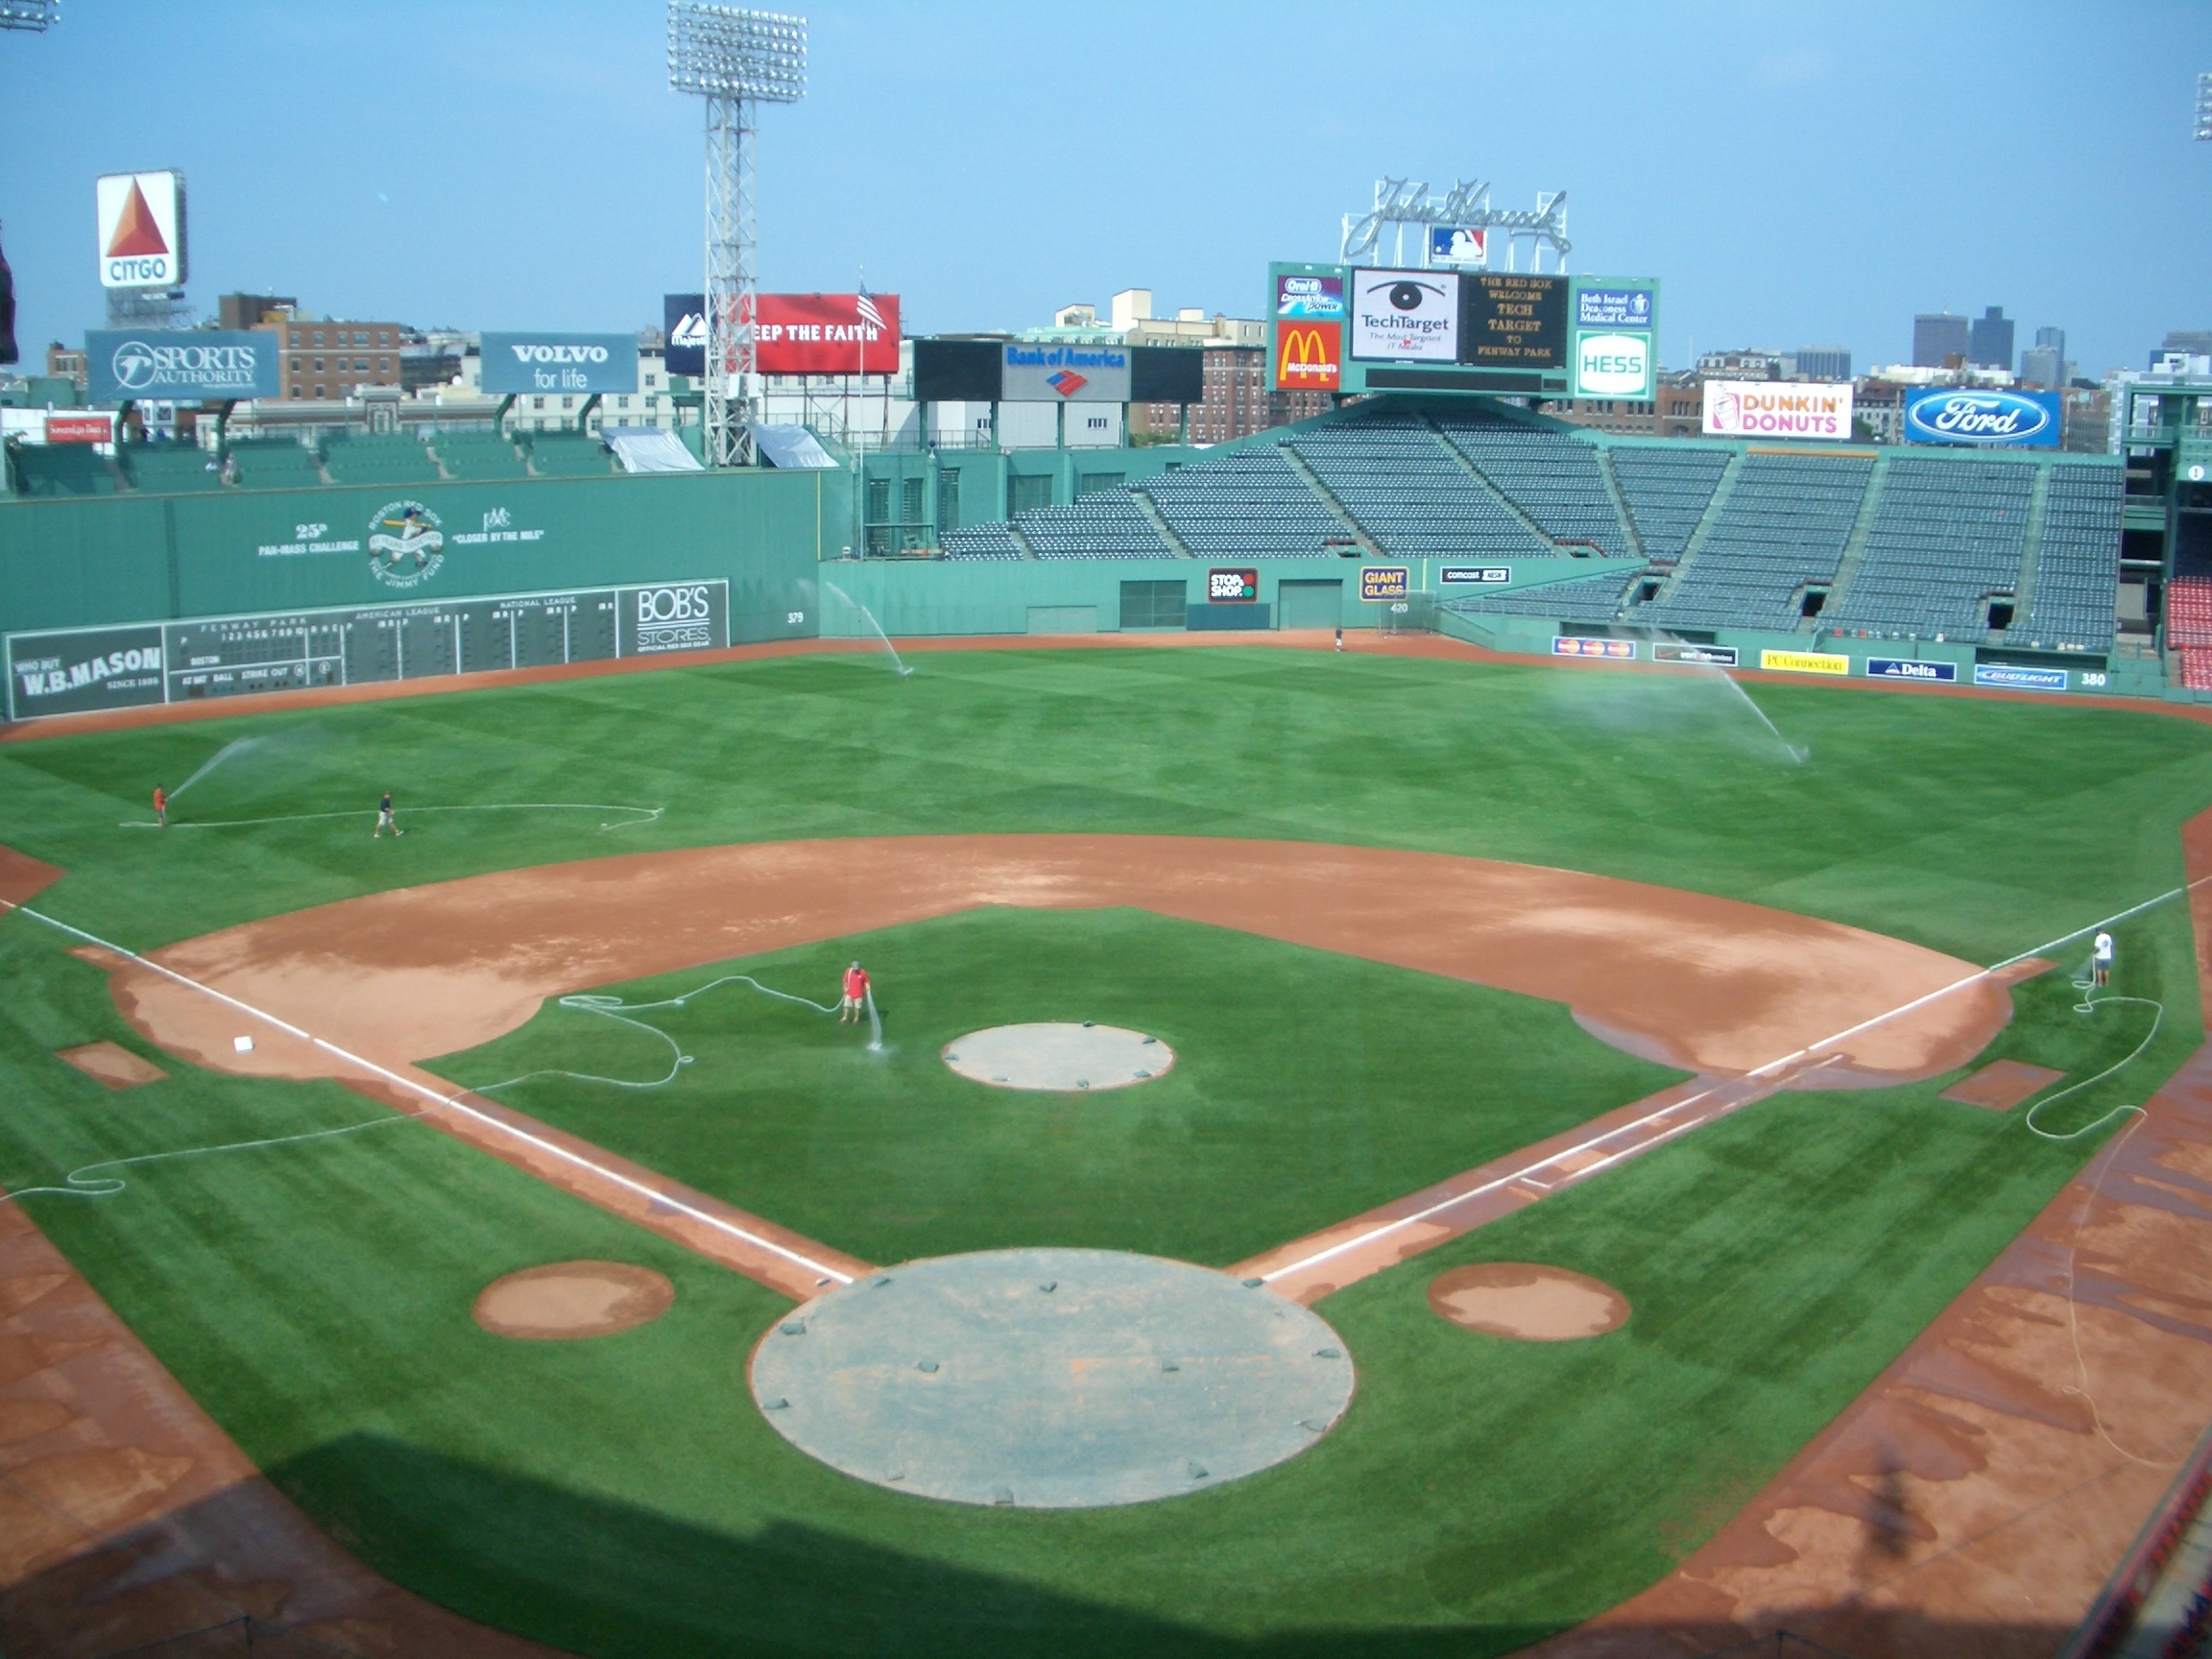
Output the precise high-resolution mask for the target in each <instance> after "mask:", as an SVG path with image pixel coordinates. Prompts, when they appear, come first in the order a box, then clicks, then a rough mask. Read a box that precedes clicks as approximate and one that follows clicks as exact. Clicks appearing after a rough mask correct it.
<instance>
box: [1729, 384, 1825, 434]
mask: <svg viewBox="0 0 2212 1659" xmlns="http://www.w3.org/2000/svg"><path fill="white" fill-rule="evenodd" d="M1705 436H1706V437H1708V438H1833V439H1845V438H1849V437H1850V436H1851V383H1850V382H1849V381H1847V380H1846V381H1840V382H1827V381H1803V382H1800V381H1791V380H1708V381H1706V382H1705Z"/></svg>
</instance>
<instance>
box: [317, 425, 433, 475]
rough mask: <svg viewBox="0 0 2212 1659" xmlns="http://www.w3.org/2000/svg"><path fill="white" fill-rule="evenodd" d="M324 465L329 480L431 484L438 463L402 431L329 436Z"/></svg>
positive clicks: (418, 443)
mask: <svg viewBox="0 0 2212 1659" xmlns="http://www.w3.org/2000/svg"><path fill="white" fill-rule="evenodd" d="M323 454H324V468H325V470H326V471H328V473H329V474H330V481H331V482H332V483H333V484H435V483H437V482H438V478H439V472H438V464H437V463H436V462H435V461H433V460H431V459H430V457H429V455H428V454H427V453H426V452H425V451H424V449H423V447H422V445H421V442H420V441H419V440H417V439H414V438H411V437H408V436H406V435H404V434H402V433H397V432H393V433H367V434H362V435H359V436H348V437H343V438H341V437H338V436H335V435H334V436H332V437H331V438H330V439H328V440H327V441H326V443H325V447H324V452H323Z"/></svg>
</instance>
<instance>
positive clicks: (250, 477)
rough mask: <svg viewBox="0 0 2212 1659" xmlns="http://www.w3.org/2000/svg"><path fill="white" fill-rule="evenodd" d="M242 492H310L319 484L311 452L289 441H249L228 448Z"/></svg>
mask: <svg viewBox="0 0 2212 1659" xmlns="http://www.w3.org/2000/svg"><path fill="white" fill-rule="evenodd" d="M229 453H230V459H231V460H232V461H233V462H234V463H236V465H237V470H238V484H239V487H240V488H241V489H245V490H312V489H314V488H315V487H316V486H317V485H319V484H321V483H322V482H323V468H322V464H321V463H320V462H319V461H318V460H317V459H316V456H315V451H314V450H312V449H309V448H308V447H306V446H305V445H302V444H300V443H297V442H295V441H294V440H292V439H290V438H251V439H244V440H241V441H239V442H236V443H233V444H231V445H230V446H229Z"/></svg>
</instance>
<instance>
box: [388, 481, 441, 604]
mask: <svg viewBox="0 0 2212 1659" xmlns="http://www.w3.org/2000/svg"><path fill="white" fill-rule="evenodd" d="M443 564H445V531H444V530H443V529H442V528H441V527H440V520H439V517H438V515H437V514H435V513H433V512H431V511H430V509H429V508H427V507H425V506H423V505H422V503H421V502H420V501H387V502H385V503H384V505H383V506H381V507H379V508H378V509H377V510H376V512H375V514H374V515H373V517H371V518H370V520H369V574H370V575H372V576H373V577H375V578H376V580H377V581H379V582H381V583H383V584H384V586H385V587H387V588H414V587H419V586H420V585H421V584H422V583H424V582H427V581H429V580H430V578H431V577H433V576H435V575H437V574H438V567H439V566H440V565H443Z"/></svg>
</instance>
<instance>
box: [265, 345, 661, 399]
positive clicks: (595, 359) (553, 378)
mask: <svg viewBox="0 0 2212 1659" xmlns="http://www.w3.org/2000/svg"><path fill="white" fill-rule="evenodd" d="M269 338H270V339H272V340H274V339H275V338H276V336H275V335H271V336H269ZM483 352H484V390H485V391H487V392H489V393H491V394H492V395H493V396H494V397H505V396H507V395H508V394H509V393H517V394H520V393H525V392H536V393H546V392H565V393H575V392H584V393H592V392H635V391H637V335H635V334H491V333H487V334H486V335H485V336H484V345H483Z"/></svg>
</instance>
